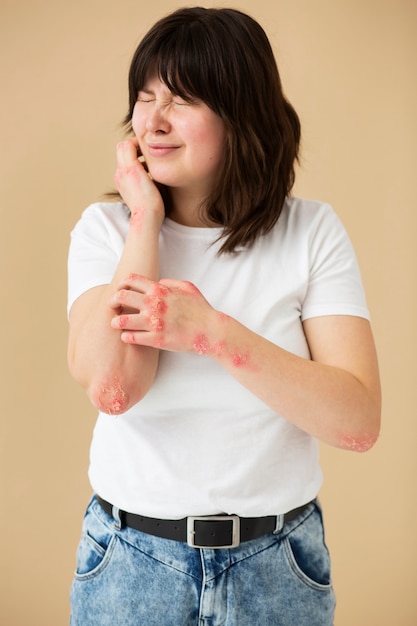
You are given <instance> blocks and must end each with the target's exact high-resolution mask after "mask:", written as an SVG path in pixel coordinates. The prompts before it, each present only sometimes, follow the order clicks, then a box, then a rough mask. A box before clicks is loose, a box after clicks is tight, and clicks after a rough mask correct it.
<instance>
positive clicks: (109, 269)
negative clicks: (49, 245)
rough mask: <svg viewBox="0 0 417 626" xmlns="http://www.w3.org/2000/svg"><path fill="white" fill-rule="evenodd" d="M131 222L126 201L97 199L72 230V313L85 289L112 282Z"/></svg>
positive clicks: (69, 259) (69, 272) (70, 256)
mask: <svg viewBox="0 0 417 626" xmlns="http://www.w3.org/2000/svg"><path fill="white" fill-rule="evenodd" d="M128 226H129V213H128V209H127V207H126V206H125V205H124V204H122V203H118V202H114V203H113V202H112V203H110V202H109V203H96V204H92V205H90V206H89V207H88V208H87V209H85V211H84V212H83V214H82V216H81V218H80V220H79V221H78V223H77V224H76V225H75V227H74V229H73V230H72V232H71V240H70V246H69V254H68V304H67V312H68V314H69V311H70V309H71V306H72V305H73V303H74V302H75V300H76V299H77V298H78V297H79V296H80V295H81V294H82V293H84V292H85V291H87V290H88V289H91V288H93V287H97V286H99V285H105V284H108V283H110V282H111V280H112V278H113V275H114V272H115V270H116V267H117V264H118V262H119V259H120V256H121V254H122V251H123V247H124V242H125V239H126V234H127V230H128Z"/></svg>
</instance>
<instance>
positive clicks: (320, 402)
mask: <svg viewBox="0 0 417 626" xmlns="http://www.w3.org/2000/svg"><path fill="white" fill-rule="evenodd" d="M364 322H365V321H364ZM365 323H366V322H365ZM212 329H213V330H214V334H213V336H212V338H211V339H210V340H209V341H208V343H207V345H206V352H207V355H208V356H210V357H211V358H214V359H215V360H216V361H217V362H219V363H220V364H221V365H222V366H223V367H224V368H225V369H226V370H227V371H228V372H229V373H230V374H231V375H233V376H234V378H236V380H238V381H239V382H240V383H241V384H242V385H244V386H245V387H246V388H247V389H249V390H250V391H251V392H252V393H253V394H254V395H256V396H257V397H258V398H260V399H261V400H262V401H263V402H265V404H267V405H268V406H270V407H271V408H272V409H273V410H274V411H276V412H277V413H278V414H279V415H281V416H283V417H284V418H285V419H286V420H288V421H290V422H291V423H293V424H295V425H296V426H298V427H299V428H301V429H302V430H304V431H306V432H308V433H310V434H311V435H313V436H314V437H317V438H318V439H320V440H321V441H324V442H325V443H328V444H330V445H333V446H336V447H340V448H344V449H350V450H356V451H366V450H367V449H369V448H370V447H372V445H373V444H374V443H375V441H376V439H377V437H378V433H379V421H380V398H379V380H378V376H377V375H375V373H374V369H375V368H374V366H372V367H369V366H368V365H367V366H366V367H363V368H362V369H361V368H360V367H358V368H357V371H358V373H359V372H360V375H359V377H357V376H355V375H354V374H353V373H352V372H350V371H347V370H345V369H343V368H341V367H337V366H334V365H328V364H325V363H319V362H315V361H313V360H309V359H304V358H301V357H298V356H296V355H294V354H291V353H289V352H287V351H286V350H283V349H281V348H280V347H279V346H277V345H275V344H274V343H271V342H270V341H267V340H266V339H264V338H262V337H260V336H259V335H257V334H255V333H253V332H252V331H250V330H248V329H247V328H245V327H244V326H242V325H241V324H239V323H238V322H237V321H236V320H233V319H230V318H227V317H225V316H221V315H220V316H218V321H217V322H216V323H215V324H214V325H213V326H212ZM372 349H373V346H371V345H370V346H369V349H368V358H370V361H372V360H373V359H372V356H371V357H369V352H371V351H372ZM202 351H203V352H204V349H203V350H202Z"/></svg>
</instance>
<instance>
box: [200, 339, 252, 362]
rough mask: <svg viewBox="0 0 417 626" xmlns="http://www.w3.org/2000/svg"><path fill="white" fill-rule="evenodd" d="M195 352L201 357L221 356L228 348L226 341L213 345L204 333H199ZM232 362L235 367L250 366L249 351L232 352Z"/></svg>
mask: <svg viewBox="0 0 417 626" xmlns="http://www.w3.org/2000/svg"><path fill="white" fill-rule="evenodd" d="M193 350H194V352H196V353H197V354H200V355H203V354H215V355H216V356H221V355H222V354H223V353H224V351H225V350H228V346H227V343H226V341H216V342H215V343H214V344H213V345H211V344H210V342H209V340H208V339H207V336H206V335H205V334H204V333H199V334H198V335H196V336H195V339H194V342H193ZM230 360H231V362H232V364H233V366H234V367H244V366H246V365H249V364H250V354H249V352H248V351H247V350H246V351H244V352H242V351H240V350H235V351H234V352H230Z"/></svg>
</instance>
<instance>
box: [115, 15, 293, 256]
mask: <svg viewBox="0 0 417 626" xmlns="http://www.w3.org/2000/svg"><path fill="white" fill-rule="evenodd" d="M151 69H153V71H155V72H156V74H157V75H158V76H159V78H160V79H161V80H162V81H163V82H164V83H165V84H166V85H167V87H168V88H169V89H170V90H171V92H172V93H174V94H176V95H179V96H181V97H182V98H184V99H186V100H189V101H192V100H193V99H198V100H201V101H203V102H204V103H205V104H207V105H208V106H209V107H210V108H211V109H212V110H213V111H214V112H215V113H217V114H218V115H219V116H220V117H221V118H222V120H223V121H224V124H225V127H226V132H227V139H226V146H225V156H224V163H223V167H222V168H221V171H220V172H219V177H218V180H217V184H216V185H215V188H214V190H213V192H212V194H211V195H210V197H209V198H207V199H206V201H205V203H204V206H203V207H202V209H203V210H204V215H205V216H207V217H208V218H209V219H210V220H211V221H213V222H215V223H217V224H219V225H221V226H223V237H224V242H223V244H222V247H221V250H220V252H233V251H234V250H235V249H236V247H237V246H247V245H250V244H251V243H253V242H254V241H255V239H256V238H257V237H259V236H260V235H262V234H266V233H267V232H269V231H270V230H271V228H272V227H273V226H274V224H275V223H276V222H277V220H278V218H279V215H280V213H281V210H282V207H283V204H284V201H285V199H286V198H287V196H288V195H289V194H290V191H291V189H292V187H293V184H294V178H295V171H294V166H295V162H296V160H297V159H298V152H299V145H300V122H299V118H298V116H297V114H296V112H295V110H294V109H293V107H292V106H291V104H290V103H289V102H288V101H287V99H286V98H285V96H284V94H283V90H282V85H281V80H280V76H279V73H278V68H277V65H276V62H275V58H274V54H273V51H272V48H271V45H270V43H269V41H268V38H267V36H266V34H265V32H264V30H263V29H262V28H261V26H260V25H259V24H258V23H257V22H256V21H255V20H254V19H252V18H251V17H250V16H248V15H246V14H245V13H242V12H241V11H237V10H235V9H226V8H221V9H206V8H200V7H195V8H184V9H179V10H177V11H175V12H173V13H171V14H170V15H168V16H167V17H164V18H163V19H161V20H159V21H158V22H157V23H156V24H155V25H154V26H153V27H152V28H151V29H150V30H149V32H148V33H147V34H146V35H145V37H144V38H143V40H142V41H141V43H140V44H139V46H138V48H137V50H136V52H135V54H134V56H133V59H132V63H131V66H130V72H129V112H128V114H127V116H126V118H125V120H124V124H125V126H126V127H127V128H128V129H129V130H131V119H132V114H133V108H134V106H135V103H136V100H137V97H138V92H139V91H140V90H141V89H142V88H143V86H144V84H145V82H146V80H147V78H149V73H150V70H151ZM162 192H163V196H164V201H165V204H166V210H167V214H169V209H170V207H169V195H168V194H167V190H164V189H163V188H162Z"/></svg>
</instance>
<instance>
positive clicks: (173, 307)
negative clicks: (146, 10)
mask: <svg viewBox="0 0 417 626" xmlns="http://www.w3.org/2000/svg"><path fill="white" fill-rule="evenodd" d="M129 94H130V104H129V112H128V115H127V117H126V119H125V124H126V126H127V128H128V129H129V130H130V131H132V132H131V138H129V139H127V140H126V141H123V142H121V143H120V144H119V145H118V147H117V172H116V176H115V179H116V183H117V187H118V191H119V193H120V196H121V199H122V201H121V202H116V203H114V202H113V203H112V202H106V203H96V204H94V205H92V206H90V207H89V208H88V209H87V210H86V211H85V212H84V214H83V216H82V218H81V219H80V221H79V223H78V224H77V225H76V227H75V229H74V231H73V233H72V242H71V248H70V255H69V305H68V306H69V317H70V337H69V367H70V370H71V373H72V375H73V376H74V377H75V379H76V380H77V381H79V382H80V383H81V385H83V387H85V389H86V390H87V393H88V395H89V397H90V399H91V401H92V403H93V404H94V405H95V406H96V407H97V408H98V409H99V417H98V421H97V424H96V427H95V430H94V437H93V442H92V447H91V463H90V471H89V476H90V481H91V484H92V487H93V490H94V494H95V495H94V496H93V498H92V500H91V502H90V504H89V506H88V509H87V512H86V516H85V519H84V528H83V536H82V539H81V543H80V546H79V552H78V563H77V572H76V575H75V579H74V583H73V587H72V592H71V601H72V616H71V623H72V625H73V626H89V625H91V624H97V625H100V626H105V625H106V624H109V625H110V624H111V625H112V626H115V625H119V624H120V625H123V626H130V625H132V626H133V625H135V626H138V625H144V626H152V625H155V626H162V625H164V626H165V625H175V626H188V625H190V626H191V625H192V624H195V625H197V624H200V625H202V624H206V625H208V624H210V625H215V624H224V625H227V626H232V625H233V626H255V625H257V624H259V625H261V624H262V625H265V624H274V625H282V626H294V624H297V626H304V625H305V626H307V625H308V626H314V625H317V626H319V625H320V626H323V625H326V626H327V625H330V624H333V614H334V594H333V589H332V584H331V577H330V562H329V556H328V552H327V548H326V545H325V543H324V532H323V524H322V517H321V510H320V506H319V504H318V501H317V495H318V492H319V489H320V485H321V480H322V477H321V472H320V468H319V465H318V444H317V440H321V441H324V442H326V443H328V444H330V445H333V446H336V447H340V448H344V449H349V450H356V451H366V450H368V449H369V448H370V447H371V446H372V445H373V444H374V442H375V441H376V439H377V437H378V432H379V420H380V390H379V380H378V368H377V361H376V356H375V349H374V343H373V339H372V333H371V329H370V325H369V321H368V312H367V309H366V304H365V298H364V294H363V289H362V285H361V280H360V275H359V270H358V267H357V263H356V260H355V256H354V253H353V250H352V247H351V244H350V242H349V239H348V237H347V235H346V233H345V231H344V229H343V227H342V225H341V223H340V221H339V220H338V218H337V217H336V215H335V213H334V212H333V211H332V209H331V208H330V207H329V206H328V205H326V204H323V203H320V202H312V201H305V200H301V199H297V198H292V197H290V191H291V188H292V186H293V182H294V164H295V161H296V160H297V157H298V149H299V142H300V125H299V120H298V117H297V114H296V113H295V111H294V109H293V108H292V106H291V105H290V104H289V102H288V101H287V100H286V99H285V97H284V95H283V91H282V87H281V83H280V78H279V74H278V70H277V67H276V64H275V60H274V57H273V53H272V50H271V47H270V44H269V42H268V40H267V38H266V35H265V33H264V31H263V30H262V28H261V27H260V26H259V25H258V24H257V23H256V22H255V21H254V20H253V19H252V18H250V17H249V16H247V15H245V14H243V13H241V12H239V11H236V10H231V9H203V8H191V9H180V10H178V11H176V12H174V13H173V14H171V15H169V16H167V17H165V18H163V19H161V20H160V21H159V22H157V23H156V24H155V26H153V27H152V28H151V30H150V31H149V32H148V34H147V35H146V36H145V37H144V39H143V40H142V42H141V43H140V44H139V46H138V48H137V50H136V53H135V55H134V57H133V60H132V64H131V68H130V75H129Z"/></svg>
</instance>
